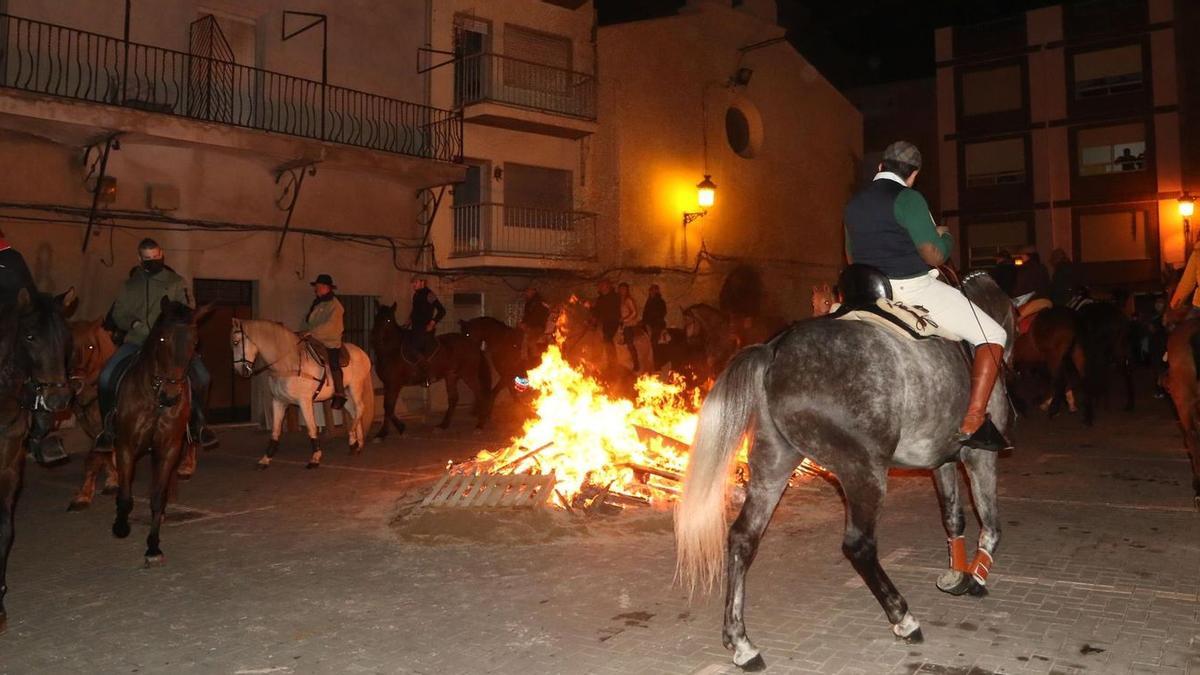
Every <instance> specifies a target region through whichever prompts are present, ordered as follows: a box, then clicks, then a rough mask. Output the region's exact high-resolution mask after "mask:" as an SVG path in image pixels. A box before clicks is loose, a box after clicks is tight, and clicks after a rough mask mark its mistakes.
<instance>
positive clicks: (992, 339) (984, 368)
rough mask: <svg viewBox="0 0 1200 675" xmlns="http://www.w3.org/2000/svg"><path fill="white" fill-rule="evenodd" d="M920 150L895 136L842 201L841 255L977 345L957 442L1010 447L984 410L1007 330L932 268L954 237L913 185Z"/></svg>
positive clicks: (896, 295)
mask: <svg viewBox="0 0 1200 675" xmlns="http://www.w3.org/2000/svg"><path fill="white" fill-rule="evenodd" d="M920 169H921V152H920V151H919V150H918V149H917V147H916V146H915V145H913V144H912V143H908V142H905V141H898V142H896V143H893V144H891V145H889V146H888V147H887V149H885V150H884V152H883V162H882V163H880V165H879V172H878V173H877V174H876V175H875V179H874V180H873V181H871V184H870V185H868V186H867V187H866V188H864V189H863V190H861V191H860V192H858V194H856V195H854V197H853V198H852V199H851V200H850V203H849V204H847V205H846V211H845V215H844V221H845V225H846V257H847V258H848V259H849V260H850V262H852V263H859V264H865V265H870V266H872V267H875V268H878V269H879V270H881V271H882V272H883V273H884V274H885V275H887V277H888V279H889V281H890V282H891V287H892V296H893V299H894V300H896V301H897V302H900V303H903V304H905V305H909V306H911V307H916V306H920V307H924V308H925V309H927V310H929V318H930V319H931V320H933V321H934V322H935V323H936V324H938V326H940V327H941V329H942V331H943V332H946V333H951V334H954V335H956V336H958V337H959V338H960V339H962V340H965V341H967V342H969V343H970V344H971V345H972V346H973V347H974V348H975V357H974V363H973V365H972V368H971V397H970V402H969V403H968V405H967V410H966V414H965V415H964V416H963V420H962V423H961V424H960V425H959V428H958V435H957V440H958V441H959V442H960V443H962V444H963V445H965V446H967V447H973V448H980V449H985V450H1001V449H1005V448H1007V447H1009V444H1008V442H1007V441H1006V440H1005V439H1004V438H1003V436H1001V434H1000V432H999V430H998V429H996V427H995V425H994V424H992V422H991V420H990V419H989V418H988V415H987V407H988V400H989V399H990V398H991V395H992V389H993V387H994V386H995V384H996V378H997V376H998V375H999V372H1000V365H1001V364H1002V363H1003V361H1004V345H1005V344H1006V343H1007V341H1008V335H1007V333H1006V332H1005V330H1004V328H1003V327H1002V326H1000V324H998V323H996V321H995V320H993V319H992V318H991V317H990V316H988V314H987V313H986V312H984V311H983V310H982V309H980V308H979V307H977V306H975V305H974V303H972V302H971V301H970V300H968V299H967V297H966V296H965V295H963V294H962V292H961V291H959V290H958V289H956V288H954V287H953V286H950V285H948V284H945V283H942V282H941V281H940V280H939V279H938V272H937V270H936V269H933V268H934V267H936V266H938V265H941V264H942V263H944V262H946V260H947V259H948V258H949V257H950V251H951V247H952V245H953V239H952V237H951V236H950V231H949V229H947V228H946V227H943V226H940V225H937V224H936V223H934V221H933V215H932V214H931V213H930V212H929V206H928V205H927V204H926V203H925V198H924V197H922V196H921V193H920V192H917V191H916V190H914V189H912V186H913V183H915V182H916V180H917V174H918V173H920Z"/></svg>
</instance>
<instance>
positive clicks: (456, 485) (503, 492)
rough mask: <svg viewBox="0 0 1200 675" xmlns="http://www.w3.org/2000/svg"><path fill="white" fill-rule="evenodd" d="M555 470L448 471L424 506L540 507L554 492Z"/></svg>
mask: <svg viewBox="0 0 1200 675" xmlns="http://www.w3.org/2000/svg"><path fill="white" fill-rule="evenodd" d="M554 484H555V476H554V472H553V471H551V472H550V473H546V474H529V473H518V474H509V475H500V474H494V473H451V472H447V473H446V475H444V476H442V477H441V479H440V480H438V482H437V484H436V485H434V486H433V491H432V492H430V493H429V496H428V497H426V498H425V501H423V502H421V506H437V507H446V508H492V507H515V508H522V507H523V508H535V509H536V508H540V507H541V506H543V505H544V504H545V503H546V502H547V501H549V499H550V495H551V494H553V493H554Z"/></svg>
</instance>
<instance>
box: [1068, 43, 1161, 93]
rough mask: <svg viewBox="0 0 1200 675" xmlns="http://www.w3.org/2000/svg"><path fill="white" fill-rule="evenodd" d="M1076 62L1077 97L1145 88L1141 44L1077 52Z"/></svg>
mask: <svg viewBox="0 0 1200 675" xmlns="http://www.w3.org/2000/svg"><path fill="white" fill-rule="evenodd" d="M1074 63H1075V98H1095V97H1099V96H1111V95H1113V94H1123V93H1126V92H1130V91H1138V90H1140V89H1141V88H1142V87H1143V80H1144V75H1143V67H1142V46H1141V45H1126V46H1124V47H1114V48H1112V49H1100V50H1097V51H1094V52H1084V53H1082V54H1076V55H1075V57H1074Z"/></svg>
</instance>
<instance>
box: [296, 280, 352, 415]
mask: <svg viewBox="0 0 1200 675" xmlns="http://www.w3.org/2000/svg"><path fill="white" fill-rule="evenodd" d="M308 285H309V286H312V289H313V295H315V296H316V297H315V298H313V301H312V304H311V305H309V306H308V314H305V315H304V329H303V330H301V331H300V338H301V339H304V340H309V341H311V342H313V343H316V344H319V345H321V346H322V347H324V348H325V364H326V365H327V366H328V368H329V376H330V379H332V380H333V397H332V399H331V403H330V407H331V408H333V409H334V410H341V409H342V408H344V407H345V406H346V388H345V386H344V385H343V384H342V360H341V352H342V333H344V332H345V330H346V326H345V321H344V317H345V315H346V309H345V308H344V307H342V301H341V300H338V299H337V296H336V295H334V294H333V291H334V289H336V288H337V286H336V285H335V284H334V283H333V277H331V276H329V275H328V274H318V275H317V278H316V280H314V281H311V282H309V284H308Z"/></svg>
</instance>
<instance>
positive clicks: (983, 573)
mask: <svg viewBox="0 0 1200 675" xmlns="http://www.w3.org/2000/svg"><path fill="white" fill-rule="evenodd" d="M970 571H971V576H973V577H975V581H977V582H979V585H980V586H986V585H987V578H988V573H989V572H991V571H992V554H990V553H988V552H987V551H985V550H983V549H979V550H977V551H975V559H974V560H972V561H971V570H970Z"/></svg>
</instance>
